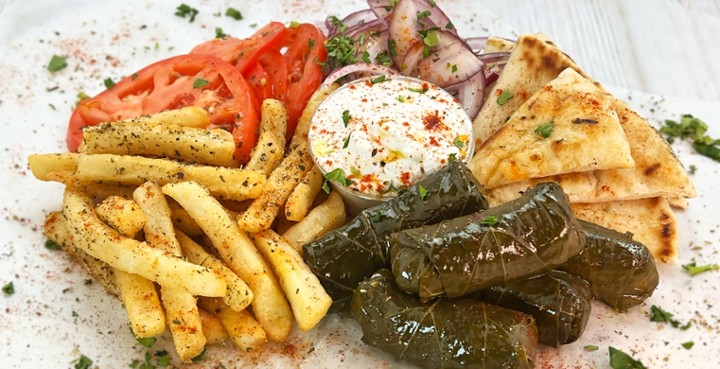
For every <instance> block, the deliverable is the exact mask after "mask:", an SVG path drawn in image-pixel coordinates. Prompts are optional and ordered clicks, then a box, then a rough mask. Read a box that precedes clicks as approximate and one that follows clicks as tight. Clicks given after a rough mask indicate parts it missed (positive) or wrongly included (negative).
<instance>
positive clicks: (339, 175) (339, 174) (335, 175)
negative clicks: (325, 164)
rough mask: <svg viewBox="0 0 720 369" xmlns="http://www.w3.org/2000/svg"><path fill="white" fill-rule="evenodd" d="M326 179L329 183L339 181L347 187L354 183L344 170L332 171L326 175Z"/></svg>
mask: <svg viewBox="0 0 720 369" xmlns="http://www.w3.org/2000/svg"><path fill="white" fill-rule="evenodd" d="M325 179H327V180H329V181H337V182H338V183H340V184H341V185H343V186H345V187H347V186H349V185H351V184H352V181H351V180H349V179H348V178H347V177H346V176H345V171H344V170H343V169H342V168H335V169H333V170H332V171H330V172H327V173H325Z"/></svg>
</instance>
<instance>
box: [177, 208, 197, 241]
mask: <svg viewBox="0 0 720 369" xmlns="http://www.w3.org/2000/svg"><path fill="white" fill-rule="evenodd" d="M170 216H171V217H172V222H173V225H174V226H175V229H176V230H180V231H182V232H183V233H185V234H187V235H190V236H197V235H201V234H202V228H200V226H199V225H198V224H197V223H195V220H194V219H193V218H192V217H191V216H190V214H188V212H187V210H185V209H183V208H179V209H172V213H170Z"/></svg>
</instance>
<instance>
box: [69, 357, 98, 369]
mask: <svg viewBox="0 0 720 369" xmlns="http://www.w3.org/2000/svg"><path fill="white" fill-rule="evenodd" d="M92 363H93V361H92V360H90V358H89V357H87V356H85V355H83V354H80V357H79V358H77V359H75V360H73V362H72V363H71V364H75V366H73V368H75V369H89V368H90V366H91V365H92Z"/></svg>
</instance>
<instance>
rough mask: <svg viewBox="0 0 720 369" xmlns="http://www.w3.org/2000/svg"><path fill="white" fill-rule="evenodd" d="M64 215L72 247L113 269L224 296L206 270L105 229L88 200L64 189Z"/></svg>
mask: <svg viewBox="0 0 720 369" xmlns="http://www.w3.org/2000/svg"><path fill="white" fill-rule="evenodd" d="M63 215H64V216H65V219H66V220H67V230H68V232H69V233H70V234H71V235H72V243H73V245H75V246H76V247H77V248H79V249H81V250H82V251H84V252H86V253H88V254H89V255H91V256H93V257H95V258H97V259H100V260H102V261H104V262H106V263H108V264H109V265H110V266H112V267H114V268H117V269H120V270H123V271H125V272H128V273H133V274H138V275H141V276H143V277H145V278H147V279H150V280H152V281H155V282H157V283H159V284H160V285H163V286H171V287H175V288H178V289H182V290H185V291H187V292H189V293H191V294H194V295H201V296H223V295H224V294H225V289H226V284H225V280H223V279H222V278H221V277H220V276H218V275H216V274H214V273H213V272H212V271H210V270H209V269H207V268H204V267H201V266H198V265H195V264H192V263H190V262H187V261H185V260H182V259H180V258H177V257H173V256H171V255H168V254H167V253H165V252H163V251H161V250H157V249H155V248H152V247H150V246H148V245H147V244H146V243H144V242H140V241H137V240H134V239H132V238H128V237H124V236H122V235H121V234H120V233H119V232H117V231H115V230H114V229H112V228H110V227H109V226H107V225H106V224H105V223H103V222H102V221H100V219H99V218H98V217H97V215H96V214H95V211H94V209H93V206H92V203H91V200H90V198H89V197H88V196H87V195H85V194H83V193H81V192H78V191H77V190H74V189H72V188H67V189H66V190H65V196H64V199H63Z"/></svg>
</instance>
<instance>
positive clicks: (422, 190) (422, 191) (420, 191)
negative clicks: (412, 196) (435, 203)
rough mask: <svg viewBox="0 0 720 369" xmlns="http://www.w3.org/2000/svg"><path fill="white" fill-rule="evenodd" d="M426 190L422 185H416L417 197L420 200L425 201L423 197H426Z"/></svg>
mask: <svg viewBox="0 0 720 369" xmlns="http://www.w3.org/2000/svg"><path fill="white" fill-rule="evenodd" d="M427 194H428V193H427V190H426V189H425V187H423V186H422V185H418V196H420V200H425V197H426V196H427Z"/></svg>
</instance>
